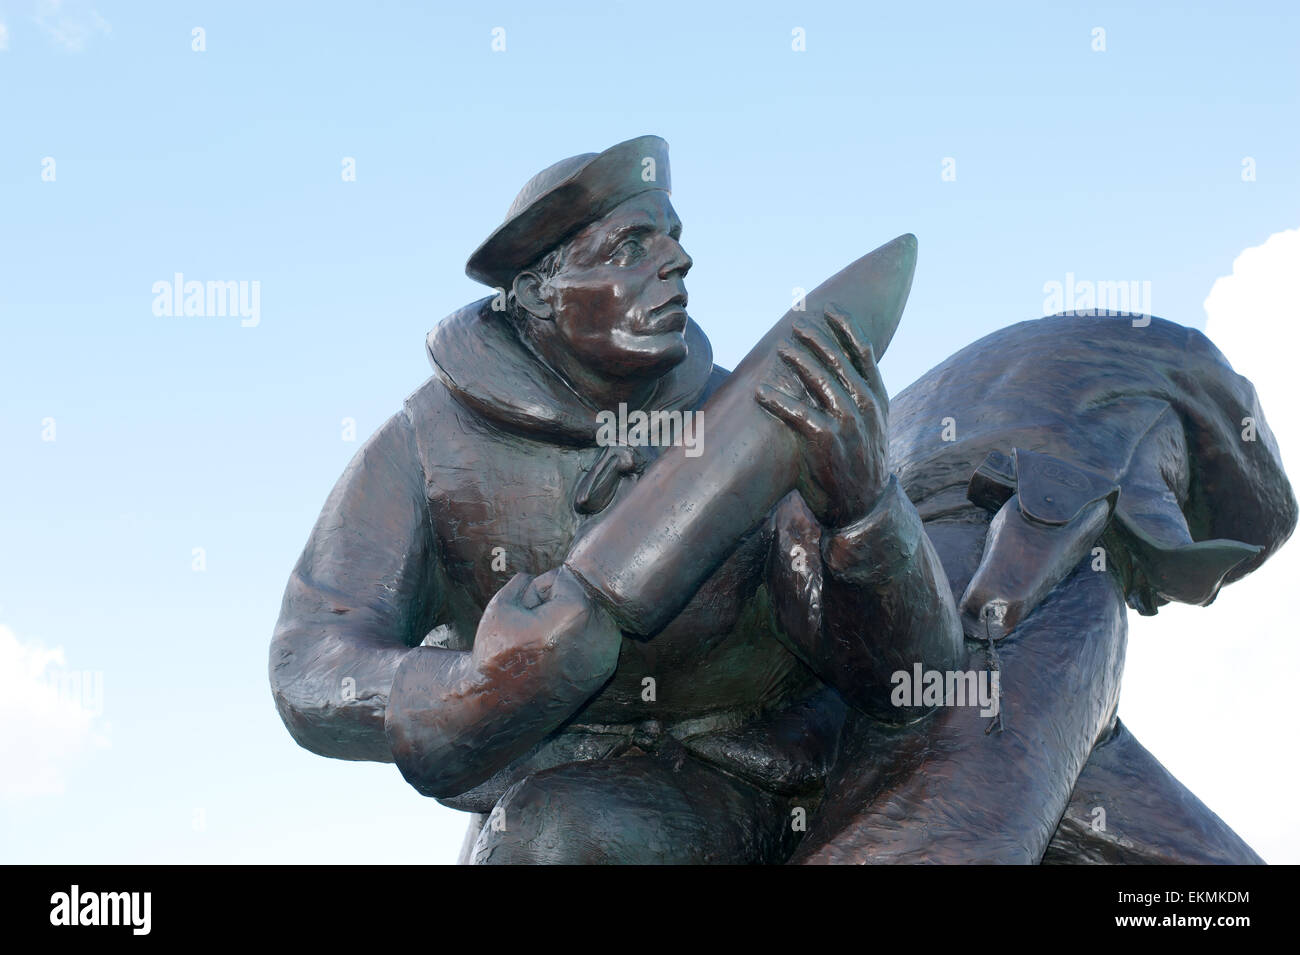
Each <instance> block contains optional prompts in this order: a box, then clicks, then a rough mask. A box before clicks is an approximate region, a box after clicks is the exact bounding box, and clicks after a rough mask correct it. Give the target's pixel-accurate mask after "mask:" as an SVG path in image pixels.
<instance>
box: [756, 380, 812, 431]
mask: <svg viewBox="0 0 1300 955" xmlns="http://www.w3.org/2000/svg"><path fill="white" fill-rule="evenodd" d="M754 400H755V401H757V402H758V403H759V405H760V406H761V407H762V408H763V409H764V410H766V411H767V412H769V413H770V414H771V415H773V416H774V417H775V418H777V419H779V420H781V421H784V422H785V423H786V424H788V425H789V426H790V427H792V428H793V429H794V430H795V431H796V432H798V433H799V434H801V435H803V436H804V437H805V438H807V439H808V440H810V441H811V440H814V439H816V438H819V437H821V436H822V435H823V434H825V432H826V428H827V424H828V422H827V420H826V416H825V415H824V414H822V413H821V412H820V411H817V410H816V409H815V408H810V407H809V406H808V405H806V404H804V403H803V402H802V401H800V400H799V399H797V398H792V397H791V396H790V395H787V394H786V393H785V392H784V391H778V390H777V389H775V388H773V387H771V386H770V385H759V387H758V390H757V391H756V392H755V393H754Z"/></svg>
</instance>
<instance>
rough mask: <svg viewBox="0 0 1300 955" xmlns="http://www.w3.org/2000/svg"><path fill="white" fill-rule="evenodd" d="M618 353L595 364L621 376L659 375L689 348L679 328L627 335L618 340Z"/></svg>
mask: <svg viewBox="0 0 1300 955" xmlns="http://www.w3.org/2000/svg"><path fill="white" fill-rule="evenodd" d="M619 345H621V346H622V347H621V348H620V349H619V354H618V355H616V356H615V355H611V356H609V358H608V359H606V360H604V361H603V362H602V363H601V364H598V365H597V366H596V367H597V368H599V369H600V370H602V371H604V372H605V374H613V375H617V376H618V377H620V378H658V377H661V376H663V375H666V374H667V373H668V372H670V371H672V370H673V369H674V368H676V367H677V366H678V365H680V364H681V363H682V362H684V361H685V360H686V356H687V355H688V354H690V348H689V346H687V344H686V336H685V335H684V334H683V333H682V332H677V331H672V332H660V333H658V334H654V335H628V336H626V337H624V338H623V340H622V341H620V342H619Z"/></svg>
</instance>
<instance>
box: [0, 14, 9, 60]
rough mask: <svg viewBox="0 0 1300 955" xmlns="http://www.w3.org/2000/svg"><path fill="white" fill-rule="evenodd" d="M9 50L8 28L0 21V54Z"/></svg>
mask: <svg viewBox="0 0 1300 955" xmlns="http://www.w3.org/2000/svg"><path fill="white" fill-rule="evenodd" d="M7 49H9V28H8V27H7V26H5V22H4V21H3V20H0V53H2V52H4V51H5V50H7Z"/></svg>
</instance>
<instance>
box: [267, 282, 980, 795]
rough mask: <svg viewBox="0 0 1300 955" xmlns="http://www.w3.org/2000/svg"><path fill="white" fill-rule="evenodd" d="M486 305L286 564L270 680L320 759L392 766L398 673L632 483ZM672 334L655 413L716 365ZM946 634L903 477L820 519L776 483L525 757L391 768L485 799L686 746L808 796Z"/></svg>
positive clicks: (887, 713)
mask: <svg viewBox="0 0 1300 955" xmlns="http://www.w3.org/2000/svg"><path fill="white" fill-rule="evenodd" d="M490 301H491V300H490V299H483V300H481V301H479V302H475V303H473V304H472V305H469V306H467V307H465V308H463V309H461V310H460V311H458V312H456V313H454V314H453V315H452V316H450V317H449V318H447V319H446V320H444V321H443V322H442V323H440V324H439V325H438V326H437V327H436V328H435V329H434V330H433V331H432V332H430V334H429V338H428V348H429V354H430V358H431V360H432V362H433V365H434V370H435V372H436V374H435V375H434V376H433V377H431V378H430V379H429V380H428V381H426V382H425V383H424V384H423V385H422V386H421V387H420V388H419V389H418V390H417V391H416V392H415V393H414V394H412V395H411V396H410V397H409V398H408V399H407V400H406V402H405V406H404V407H403V409H402V410H401V411H400V412H399V413H398V414H396V415H394V416H393V417H392V418H391V419H389V421H388V422H386V423H385V424H384V425H383V427H381V428H380V429H379V430H378V431H377V432H376V433H375V434H374V435H373V436H372V437H371V438H370V439H369V440H368V441H367V442H366V444H365V445H364V446H363V447H362V448H361V449H360V450H359V451H358V452H357V455H356V457H355V458H354V459H353V461H352V462H351V463H350V464H349V466H348V468H347V470H346V471H345V472H344V474H343V475H342V477H341V478H340V479H339V481H338V483H337V485H336V486H335V488H334V490H333V491H332V493H331V494H330V496H329V499H328V500H327V501H326V503H325V506H324V509H323V510H322V512H321V515H320V518H319V519H318V521H317V523H316V526H315V528H314V529H313V530H312V533H311V536H310V538H309V540H308V542H307V545H306V547H305V549H304V550H303V553H302V556H301V558H300V559H299V561H298V563H297V565H296V566H295V567H294V569H293V572H292V574H291V576H290V579H289V583H288V586H287V588H286V591H285V596H284V602H283V607H282V610H281V615H280V620H279V623H278V626H277V627H276V630H275V635H274V637H273V641H272V646H271V657H270V679H271V686H272V691H273V694H274V698H275V702H276V705H277V707H278V709H279V712H280V714H281V716H282V718H283V719H284V722H285V725H286V726H287V727H288V729H289V731H290V733H291V734H292V735H293V737H294V739H295V740H297V741H298V743H299V744H300V745H302V746H304V747H306V748H307V749H310V750H312V751H313V752H316V753H319V754H321V755H325V756H332V757H335V758H340V759H361V760H376V761H393V759H394V757H393V754H392V750H391V748H390V745H389V740H388V738H387V736H386V734H385V713H386V710H387V709H388V703H389V695H390V692H391V691H392V688H393V686H394V677H395V675H396V674H397V673H398V670H399V668H401V667H416V666H418V665H419V661H420V660H421V655H425V654H445V653H456V652H465V651H466V650H468V648H470V647H471V646H472V642H473V639H474V633H475V629H476V627H477V624H478V621H479V618H480V616H481V615H482V613H483V608H484V607H485V605H486V604H487V602H488V601H489V600H490V599H491V597H492V596H493V595H494V594H495V593H496V592H497V591H498V590H499V589H500V588H501V587H502V586H503V585H504V584H505V583H506V582H507V581H508V580H510V578H511V577H512V576H513V575H515V574H516V573H519V572H523V573H526V574H529V575H537V574H541V573H543V572H545V571H547V570H549V569H552V568H554V567H556V566H558V565H559V564H560V563H561V561H562V560H563V558H564V556H565V553H566V552H567V550H568V548H569V546H570V544H571V542H572V541H573V539H574V537H575V535H576V534H578V533H579V531H580V530H581V529H582V527H583V526H584V524H585V522H587V521H599V520H600V519H601V516H602V513H603V512H604V511H605V510H607V509H608V505H609V503H610V502H611V501H613V500H616V499H617V494H618V491H619V489H621V488H622V487H625V486H626V485H627V482H629V481H635V480H636V476H637V472H636V471H635V470H629V471H628V473H626V474H624V473H620V472H619V471H618V470H617V469H616V468H612V467H609V466H598V465H602V460H603V459H604V458H605V456H606V455H607V454H609V452H610V449H607V448H602V447H600V446H598V445H597V442H596V434H597V423H596V413H597V412H596V409H594V408H592V407H590V406H589V405H588V404H587V403H586V402H584V401H583V400H582V399H581V398H580V397H579V396H578V395H577V394H575V393H574V392H573V391H571V390H570V389H569V388H568V386H567V385H566V384H565V383H564V382H563V381H562V380H561V379H559V378H558V376H556V375H554V374H553V373H552V372H551V371H550V370H549V369H547V368H546V367H545V366H544V365H542V364H541V363H540V362H538V361H537V360H536V359H535V358H534V357H533V356H532V354H531V353H530V352H529V351H528V350H527V349H526V348H525V347H524V346H523V345H522V343H521V342H520V341H519V339H518V337H517V336H516V335H515V333H514V331H513V328H512V327H511V325H510V323H509V322H508V321H507V320H506V319H505V318H504V317H503V316H502V315H500V314H498V313H496V312H493V311H492V310H491V308H490ZM687 341H688V345H689V356H688V357H687V359H686V360H685V361H684V362H683V363H682V364H681V365H679V366H678V367H677V368H675V369H674V370H673V371H672V372H671V373H669V374H668V375H666V376H665V377H664V379H662V381H661V383H660V387H659V389H658V391H657V392H656V395H655V397H654V400H653V402H652V403H653V406H654V407H655V408H658V409H662V410H692V409H697V408H698V407H699V406H700V405H701V404H702V403H703V402H704V400H705V399H706V398H707V397H708V395H709V394H710V393H711V392H712V390H713V389H715V388H716V387H717V386H718V384H719V383H720V382H721V381H722V380H723V379H724V378H725V376H726V374H727V373H726V371H724V370H723V369H720V368H718V367H716V366H715V365H714V364H713V361H712V351H711V348H710V347H709V343H708V340H707V338H706V337H705V336H704V333H703V332H702V331H701V330H700V328H699V327H698V326H697V325H695V324H694V323H693V322H692V323H691V324H690V325H689V327H688V329H687ZM710 440H711V441H714V442H724V441H725V440H726V437H725V435H710ZM608 464H609V462H608V461H604V462H603V465H608ZM593 502H594V503H593ZM602 505H603V506H602ZM796 554H797V555H798V557H797V559H796V558H795V556H794V555H796ZM960 648H961V633H960V626H959V624H958V622H957V616H956V611H955V608H954V606H953V601H952V596H951V594H950V592H949V587H948V583H947V578H946V576H945V575H944V573H943V568H942V566H941V565H940V563H939V561H938V558H937V557H936V556H935V553H934V550H933V548H932V547H931V545H930V543H929V541H928V540H927V538H926V537H925V534H924V532H923V531H922V527H921V522H920V519H919V517H918V516H917V513H916V511H915V509H914V508H913V507H912V505H911V503H910V502H909V501H908V499H907V496H906V495H905V494H904V493H903V492H902V489H901V487H900V485H899V484H898V482H897V480H896V479H891V480H890V482H889V484H888V486H887V488H886V489H885V491H884V492H883V493H882V494H881V497H880V499H879V501H878V502H877V504H876V505H875V507H874V509H873V510H872V511H871V513H870V514H868V515H867V516H866V517H864V518H863V519H862V520H860V521H858V522H857V523H856V524H854V525H852V526H851V527H848V528H843V529H838V530H837V531H835V532H833V533H832V532H829V531H824V530H823V529H822V528H821V527H820V525H818V524H817V522H816V520H815V518H813V516H812V514H811V513H810V512H809V511H808V509H807V507H806V506H805V505H804V504H803V501H802V499H801V498H800V497H799V495H798V493H797V492H792V493H791V494H790V495H789V496H788V497H786V498H785V500H783V501H782V502H781V504H780V505H779V506H778V507H777V508H775V509H774V511H773V513H772V514H771V515H770V516H769V518H768V519H767V520H766V521H764V522H762V523H761V524H760V525H759V526H757V527H755V528H753V529H752V530H751V531H750V532H749V533H748V534H747V535H746V536H745V538H744V539H743V540H742V542H741V543H740V544H739V546H738V547H737V548H736V549H735V551H734V552H733V553H732V554H731V555H730V556H729V557H728V558H727V559H726V560H725V561H724V563H723V564H722V565H721V566H720V567H719V568H717V570H716V571H715V572H714V573H713V575H712V576H711V577H710V578H709V579H708V580H707V581H706V583H705V584H704V585H703V586H702V587H701V588H700V590H699V591H698V592H697V593H696V594H695V596H694V598H693V599H692V600H691V602H690V604H689V605H688V606H687V607H686V608H685V609H684V610H683V611H682V613H681V614H680V615H679V616H678V617H677V618H676V619H675V620H674V621H673V622H672V623H671V624H670V625H669V626H668V627H667V628H666V629H665V630H664V631H663V632H661V633H659V634H658V635H656V636H655V637H654V638H653V639H652V640H648V641H644V640H639V639H632V638H631V637H626V636H625V638H624V640H623V646H622V649H621V652H620V657H619V663H618V668H617V671H616V673H615V674H614V676H613V677H612V678H611V679H610V681H609V683H608V684H606V685H605V687H604V688H603V689H602V690H601V691H600V692H599V693H597V695H596V696H595V697H593V698H592V699H591V700H589V701H588V702H587V704H586V705H585V706H583V707H582V708H581V709H580V710H579V711H578V712H576V713H575V714H573V716H572V717H571V718H570V720H569V721H568V722H567V723H566V724H565V725H564V726H562V727H561V728H560V729H559V730H557V731H556V732H555V733H553V734H551V736H550V737H548V738H547V739H546V740H544V741H543V742H542V743H540V744H538V745H537V746H536V747H534V748H533V750H531V751H530V752H529V753H527V754H525V755H524V756H523V757H521V758H520V759H518V760H516V761H515V762H514V763H512V764H510V765H509V766H507V767H506V768H505V769H503V770H501V771H500V772H498V773H496V774H494V775H492V776H491V777H490V778H488V779H484V780H482V782H480V783H479V784H478V785H476V786H474V787H473V788H472V789H470V790H469V791H467V792H462V793H455V794H453V793H447V792H441V791H438V789H437V787H435V786H433V785H432V784H430V783H429V782H428V780H427V778H426V775H427V774H426V772H425V771H424V770H423V769H422V766H421V763H420V760H419V759H418V752H417V753H416V755H415V757H413V758H410V759H405V760H404V761H403V762H402V763H399V768H400V769H401V770H402V772H403V775H404V776H405V777H406V778H407V780H408V781H409V782H410V783H411V784H412V785H413V786H415V787H416V788H417V789H419V790H420V791H421V792H423V793H425V794H426V795H431V796H436V797H438V798H439V799H440V800H441V801H442V802H444V803H445V804H447V805H449V806H452V807H453V808H457V809H463V810H467V811H478V812H485V811H488V810H490V809H491V807H492V806H493V804H494V803H495V801H496V799H497V798H498V797H499V796H500V794H501V793H502V792H504V790H505V789H506V788H507V787H508V786H509V785H510V784H511V783H513V782H514V781H516V780H518V779H520V778H523V776H525V775H527V774H528V773H531V772H535V771H538V770H541V769H544V768H548V767H550V766H554V765H559V764H561V763H566V762H571V761H574V760H580V759H594V758H608V757H613V756H617V755H619V754H621V753H624V752H629V751H633V752H646V751H654V750H656V749H658V748H659V747H661V746H663V745H674V746H675V745H677V744H678V743H680V744H681V745H683V746H684V747H685V748H686V749H687V750H688V751H690V752H691V753H693V754H694V755H695V756H696V757H698V758H701V759H705V760H707V761H709V762H712V763H714V764H716V765H718V766H719V767H721V768H723V769H724V770H726V771H728V772H731V773H734V774H735V775H738V776H740V777H741V778H744V779H747V780H749V781H750V782H752V783H754V784H756V785H759V786H760V787H762V788H764V789H765V790H767V791H770V792H777V793H785V794H791V793H802V792H809V791H815V790H817V788H818V787H819V786H821V785H822V782H823V779H824V776H825V771H826V766H827V764H828V762H829V760H830V759H831V754H832V752H833V748H834V745H835V741H836V736H837V734H838V732H839V728H840V725H841V723H842V720H843V716H844V713H845V711H846V706H852V707H854V708H855V709H857V710H859V711H861V712H863V713H865V714H867V715H868V716H869V717H870V718H871V719H873V720H878V721H880V722H882V723H885V724H894V723H898V724H901V723H906V722H908V721H910V720H913V719H915V718H917V717H918V716H919V715H920V713H919V712H918V711H914V710H910V709H898V708H895V707H893V706H892V705H891V703H890V699H889V697H890V690H891V687H890V685H889V679H888V674H889V673H890V672H891V671H893V670H908V671H909V672H910V670H911V669H912V667H913V665H914V664H915V663H918V662H920V663H923V664H924V665H926V666H928V667H934V668H944V667H946V666H950V665H953V663H954V658H955V655H956V654H957V653H958V652H959V650H960ZM647 678H650V679H651V680H652V684H647V682H646V681H647ZM398 685H399V686H401V687H404V688H406V689H404V690H403V692H407V693H411V694H417V696H416V697H415V698H413V699H408V700H403V701H402V706H401V707H400V709H401V711H403V712H414V713H417V714H418V711H419V707H420V705H421V703H422V700H421V699H420V698H419V697H418V686H419V680H418V679H417V680H410V679H403V680H401V681H399V684H398ZM648 686H652V687H653V689H652V691H651V692H649V693H647V687H648ZM412 687H414V688H412ZM409 730H410V732H406V731H404V736H405V737H406V738H408V739H415V740H416V742H417V745H416V749H417V750H418V740H419V730H418V726H415V727H411V728H409Z"/></svg>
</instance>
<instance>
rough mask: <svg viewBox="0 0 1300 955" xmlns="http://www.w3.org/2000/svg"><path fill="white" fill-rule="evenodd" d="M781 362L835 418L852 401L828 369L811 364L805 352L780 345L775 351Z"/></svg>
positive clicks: (844, 410) (843, 411)
mask: <svg viewBox="0 0 1300 955" xmlns="http://www.w3.org/2000/svg"><path fill="white" fill-rule="evenodd" d="M776 353H777V355H779V356H780V357H781V360H782V361H783V362H785V363H786V364H787V365H789V366H790V369H791V370H792V371H793V372H794V373H795V374H796V375H798V376H799V380H800V381H802V382H803V386H804V387H805V388H807V389H808V394H809V395H811V396H812V397H813V398H814V399H815V400H816V401H817V402H818V403H819V404H820V405H821V406H822V407H823V408H825V409H826V410H827V411H830V412H832V413H833V414H835V415H836V416H840V415H843V414H844V413H845V412H846V411H847V409H848V407H849V402H850V401H851V400H852V399H851V398H850V396H849V395H848V393H847V392H845V391H844V388H843V386H842V385H840V383H839V382H838V381H836V380H835V377H834V375H833V374H832V373H831V372H830V370H829V369H826V368H819V367H817V366H816V365H814V364H813V362H812V359H811V358H809V357H808V354H807V352H805V351H803V350H802V349H799V348H792V347H790V346H789V345H781V346H779V347H778V348H777V350H776Z"/></svg>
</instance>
